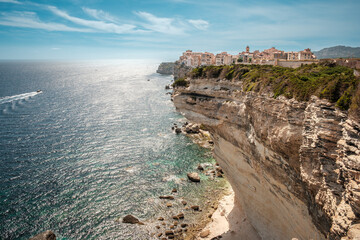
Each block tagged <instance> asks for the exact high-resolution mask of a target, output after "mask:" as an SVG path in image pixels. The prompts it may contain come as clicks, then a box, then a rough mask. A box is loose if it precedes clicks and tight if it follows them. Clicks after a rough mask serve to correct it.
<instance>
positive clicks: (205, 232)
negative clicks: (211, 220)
mask: <svg viewBox="0 0 360 240" xmlns="http://www.w3.org/2000/svg"><path fill="white" fill-rule="evenodd" d="M209 235H210V230H209V229H207V230H204V231H202V232H201V233H200V237H201V238H206V237H207V236H209Z"/></svg>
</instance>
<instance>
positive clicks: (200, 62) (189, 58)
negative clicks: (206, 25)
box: [179, 46, 317, 68]
mask: <svg viewBox="0 0 360 240" xmlns="http://www.w3.org/2000/svg"><path fill="white" fill-rule="evenodd" d="M279 61H280V62H284V61H287V62H299V61H306V62H309V63H313V62H317V60H316V56H315V55H314V54H313V53H312V52H311V50H310V49H309V48H307V49H304V50H303V51H299V52H293V51H291V52H285V51H282V50H278V49H276V48H275V47H272V48H269V49H265V50H264V51H262V52H260V51H259V50H255V51H254V52H250V47H249V46H247V47H246V50H245V51H243V52H240V53H239V54H237V55H231V54H229V53H227V52H222V53H218V54H216V55H215V54H213V53H210V52H205V53H202V52H193V51H191V50H187V51H186V52H184V53H183V55H182V56H180V59H179V62H180V63H181V64H184V65H186V66H188V67H193V68H194V67H199V66H209V65H217V66H220V65H230V64H235V63H243V64H250V63H252V64H266V65H281V64H279ZM297 65H298V64H295V65H294V67H298V66H297ZM290 67H292V66H290Z"/></svg>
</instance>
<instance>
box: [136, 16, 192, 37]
mask: <svg viewBox="0 0 360 240" xmlns="http://www.w3.org/2000/svg"><path fill="white" fill-rule="evenodd" d="M135 14H136V15H138V16H139V17H141V18H142V19H144V20H145V21H146V23H142V24H141V25H142V26H143V27H144V28H146V29H149V30H152V31H154V32H160V33H166V34H183V33H184V30H185V29H184V27H183V26H181V25H182V23H181V22H178V23H177V26H175V24H174V22H175V20H174V19H173V18H160V17H156V16H155V15H153V14H151V13H148V12H136V13H135Z"/></svg>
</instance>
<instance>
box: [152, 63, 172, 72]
mask: <svg viewBox="0 0 360 240" xmlns="http://www.w3.org/2000/svg"><path fill="white" fill-rule="evenodd" d="M174 66H175V63H173V62H162V63H161V64H160V65H159V67H158V69H157V70H156V72H157V73H160V74H163V75H172V74H174Z"/></svg>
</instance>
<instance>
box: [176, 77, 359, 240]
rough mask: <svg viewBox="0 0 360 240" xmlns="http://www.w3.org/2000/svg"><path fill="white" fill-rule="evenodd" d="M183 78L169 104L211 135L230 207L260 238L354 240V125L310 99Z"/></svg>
mask: <svg viewBox="0 0 360 240" xmlns="http://www.w3.org/2000/svg"><path fill="white" fill-rule="evenodd" d="M189 81H190V85H189V87H187V88H185V87H178V88H176V89H175V90H174V93H173V102H174V104H175V106H176V108H177V110H178V111H180V112H181V113H182V114H183V115H185V117H186V118H188V119H189V120H190V121H192V122H197V123H201V124H202V125H203V126H204V127H206V129H207V130H209V131H210V132H211V134H212V138H213V141H214V156H215V158H216V160H217V162H218V163H219V164H220V166H221V168H222V169H223V171H224V172H225V174H226V175H227V177H228V180H229V182H230V183H231V185H232V187H233V189H234V192H235V199H236V201H235V202H236V204H239V205H241V208H242V209H243V210H244V211H245V213H246V219H247V220H249V221H250V222H251V224H252V225H253V226H254V228H255V229H256V230H257V231H258V233H259V235H260V236H261V237H262V239H284V240H285V239H292V238H298V239H327V238H328V239H356V238H354V237H353V236H355V235H356V233H358V231H359V223H360V220H359V216H360V207H359V206H360V188H359V184H360V140H359V139H360V124H359V122H358V121H356V120H355V119H352V118H350V117H349V116H348V115H347V112H346V111H340V110H338V109H337V108H335V107H334V104H331V103H329V102H328V101H327V100H320V99H319V98H317V97H312V98H311V100H310V101H308V102H300V101H296V100H294V99H287V98H285V97H281V96H280V97H278V98H277V99H274V97H273V94H272V93H268V94H267V93H265V92H262V93H256V92H251V91H249V92H245V91H243V90H242V89H243V86H242V82H241V81H231V80H226V79H219V78H212V79H201V78H200V79H189ZM240 220H242V219H239V221H240ZM230 224H231V223H230Z"/></svg>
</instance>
